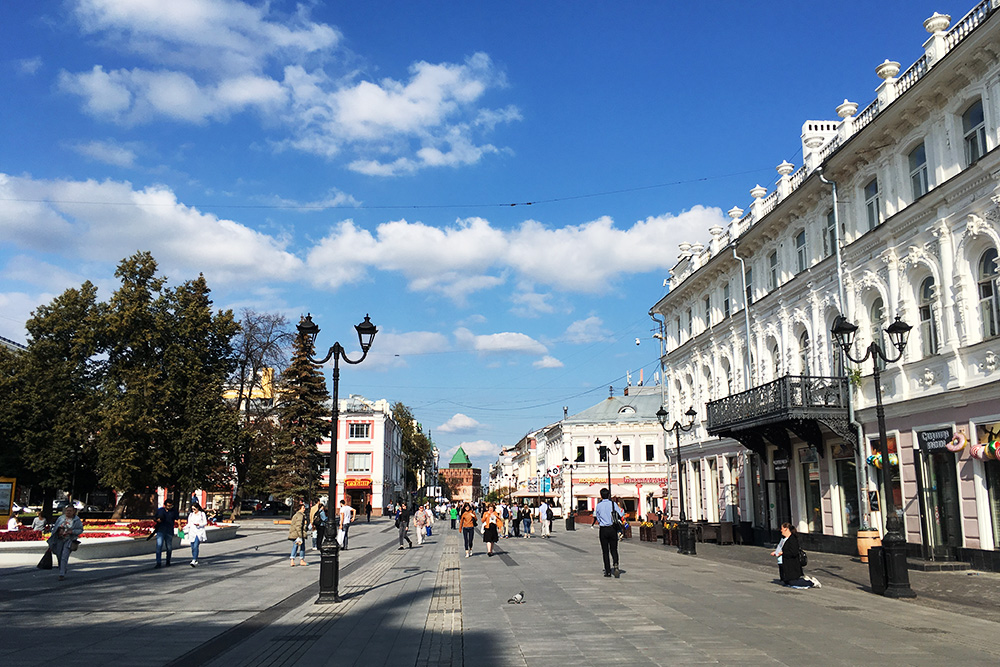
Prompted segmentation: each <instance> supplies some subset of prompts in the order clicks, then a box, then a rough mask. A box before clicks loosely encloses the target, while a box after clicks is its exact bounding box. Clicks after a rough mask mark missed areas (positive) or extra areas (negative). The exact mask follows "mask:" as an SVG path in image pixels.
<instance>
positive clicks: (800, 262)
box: [795, 229, 809, 273]
mask: <svg viewBox="0 0 1000 667" xmlns="http://www.w3.org/2000/svg"><path fill="white" fill-rule="evenodd" d="M795 262H796V265H797V266H798V269H799V273H801V272H803V271H805V270H806V268H807V267H808V266H809V257H808V256H807V255H806V230H804V229H803V230H802V231H801V232H799V233H798V234H796V235H795Z"/></svg>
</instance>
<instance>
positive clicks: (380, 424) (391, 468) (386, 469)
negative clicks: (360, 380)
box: [318, 394, 403, 516]
mask: <svg viewBox="0 0 1000 667" xmlns="http://www.w3.org/2000/svg"><path fill="white" fill-rule="evenodd" d="M339 408H340V418H339V420H338V424H337V429H338V430H337V486H336V489H335V492H334V493H333V495H332V498H331V501H330V505H339V504H340V500H341V499H343V500H345V501H347V503H348V504H349V505H351V506H352V507H354V509H356V510H357V511H358V512H360V513H364V511H365V505H366V504H368V503H371V505H372V514H374V515H376V516H380V515H381V514H382V513H383V511H384V509H385V506H386V504H388V503H390V502H395V501H397V500H399V499H400V497H401V496H402V493H403V446H402V433H401V431H400V429H399V426H398V425H397V424H396V422H395V420H394V419H393V418H392V406H391V405H390V403H389V401H387V400H385V399H379V400H377V401H370V400H368V399H366V398H364V397H363V396H357V395H354V394H352V395H351V396H350V397H349V398H346V399H340V406H339ZM318 449H319V452H320V454H322V455H323V456H325V457H329V455H330V440H329V439H326V440H323V441H322V442H321V443H320V444H319V445H318ZM327 460H328V458H327ZM321 485H322V486H324V487H326V488H327V490H329V485H330V470H329V468H327V469H326V470H324V471H323V475H322V481H321Z"/></svg>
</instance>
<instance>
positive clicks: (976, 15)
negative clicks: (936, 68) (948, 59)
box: [945, 0, 995, 53]
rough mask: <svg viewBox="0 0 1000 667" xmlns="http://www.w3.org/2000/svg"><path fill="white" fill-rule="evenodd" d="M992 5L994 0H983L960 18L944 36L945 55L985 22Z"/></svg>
mask: <svg viewBox="0 0 1000 667" xmlns="http://www.w3.org/2000/svg"><path fill="white" fill-rule="evenodd" d="M993 5H994V0H983V1H982V2H980V3H979V4H978V5H976V6H975V7H973V8H972V11H970V12H969V13H968V14H966V15H965V16H964V17H962V20H961V21H959V22H958V23H956V24H955V25H954V26H952V28H951V30H949V31H948V34H947V35H945V53H947V52H948V51H951V50H952V49H953V48H954V47H955V46H957V45H958V43H959V42H961V41H962V40H963V39H965V38H966V36H967V35H968V34H969V33H970V32H972V31H973V30H975V29H976V28H977V27H979V24H980V23H982V22H983V21H985V20H986V17H987V16H989V15H990V14H991V13H992V12H993V10H994V9H995V7H994V6H993Z"/></svg>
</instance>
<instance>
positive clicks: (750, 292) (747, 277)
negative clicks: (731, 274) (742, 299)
mask: <svg viewBox="0 0 1000 667" xmlns="http://www.w3.org/2000/svg"><path fill="white" fill-rule="evenodd" d="M743 279H744V280H745V281H746V284H747V305H748V306H749V305H750V304H751V303H753V267H752V266H750V267H747V270H746V273H744V274H743Z"/></svg>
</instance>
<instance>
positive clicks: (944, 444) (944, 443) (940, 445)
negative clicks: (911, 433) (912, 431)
mask: <svg viewBox="0 0 1000 667" xmlns="http://www.w3.org/2000/svg"><path fill="white" fill-rule="evenodd" d="M952 437H953V436H952V432H951V427H950V426H949V427H948V428H938V429H934V430H933V431H917V444H918V445H920V449H921V451H923V452H924V453H925V454H934V453H937V452H947V451H949V450H948V443H950V442H951V439H952Z"/></svg>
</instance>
